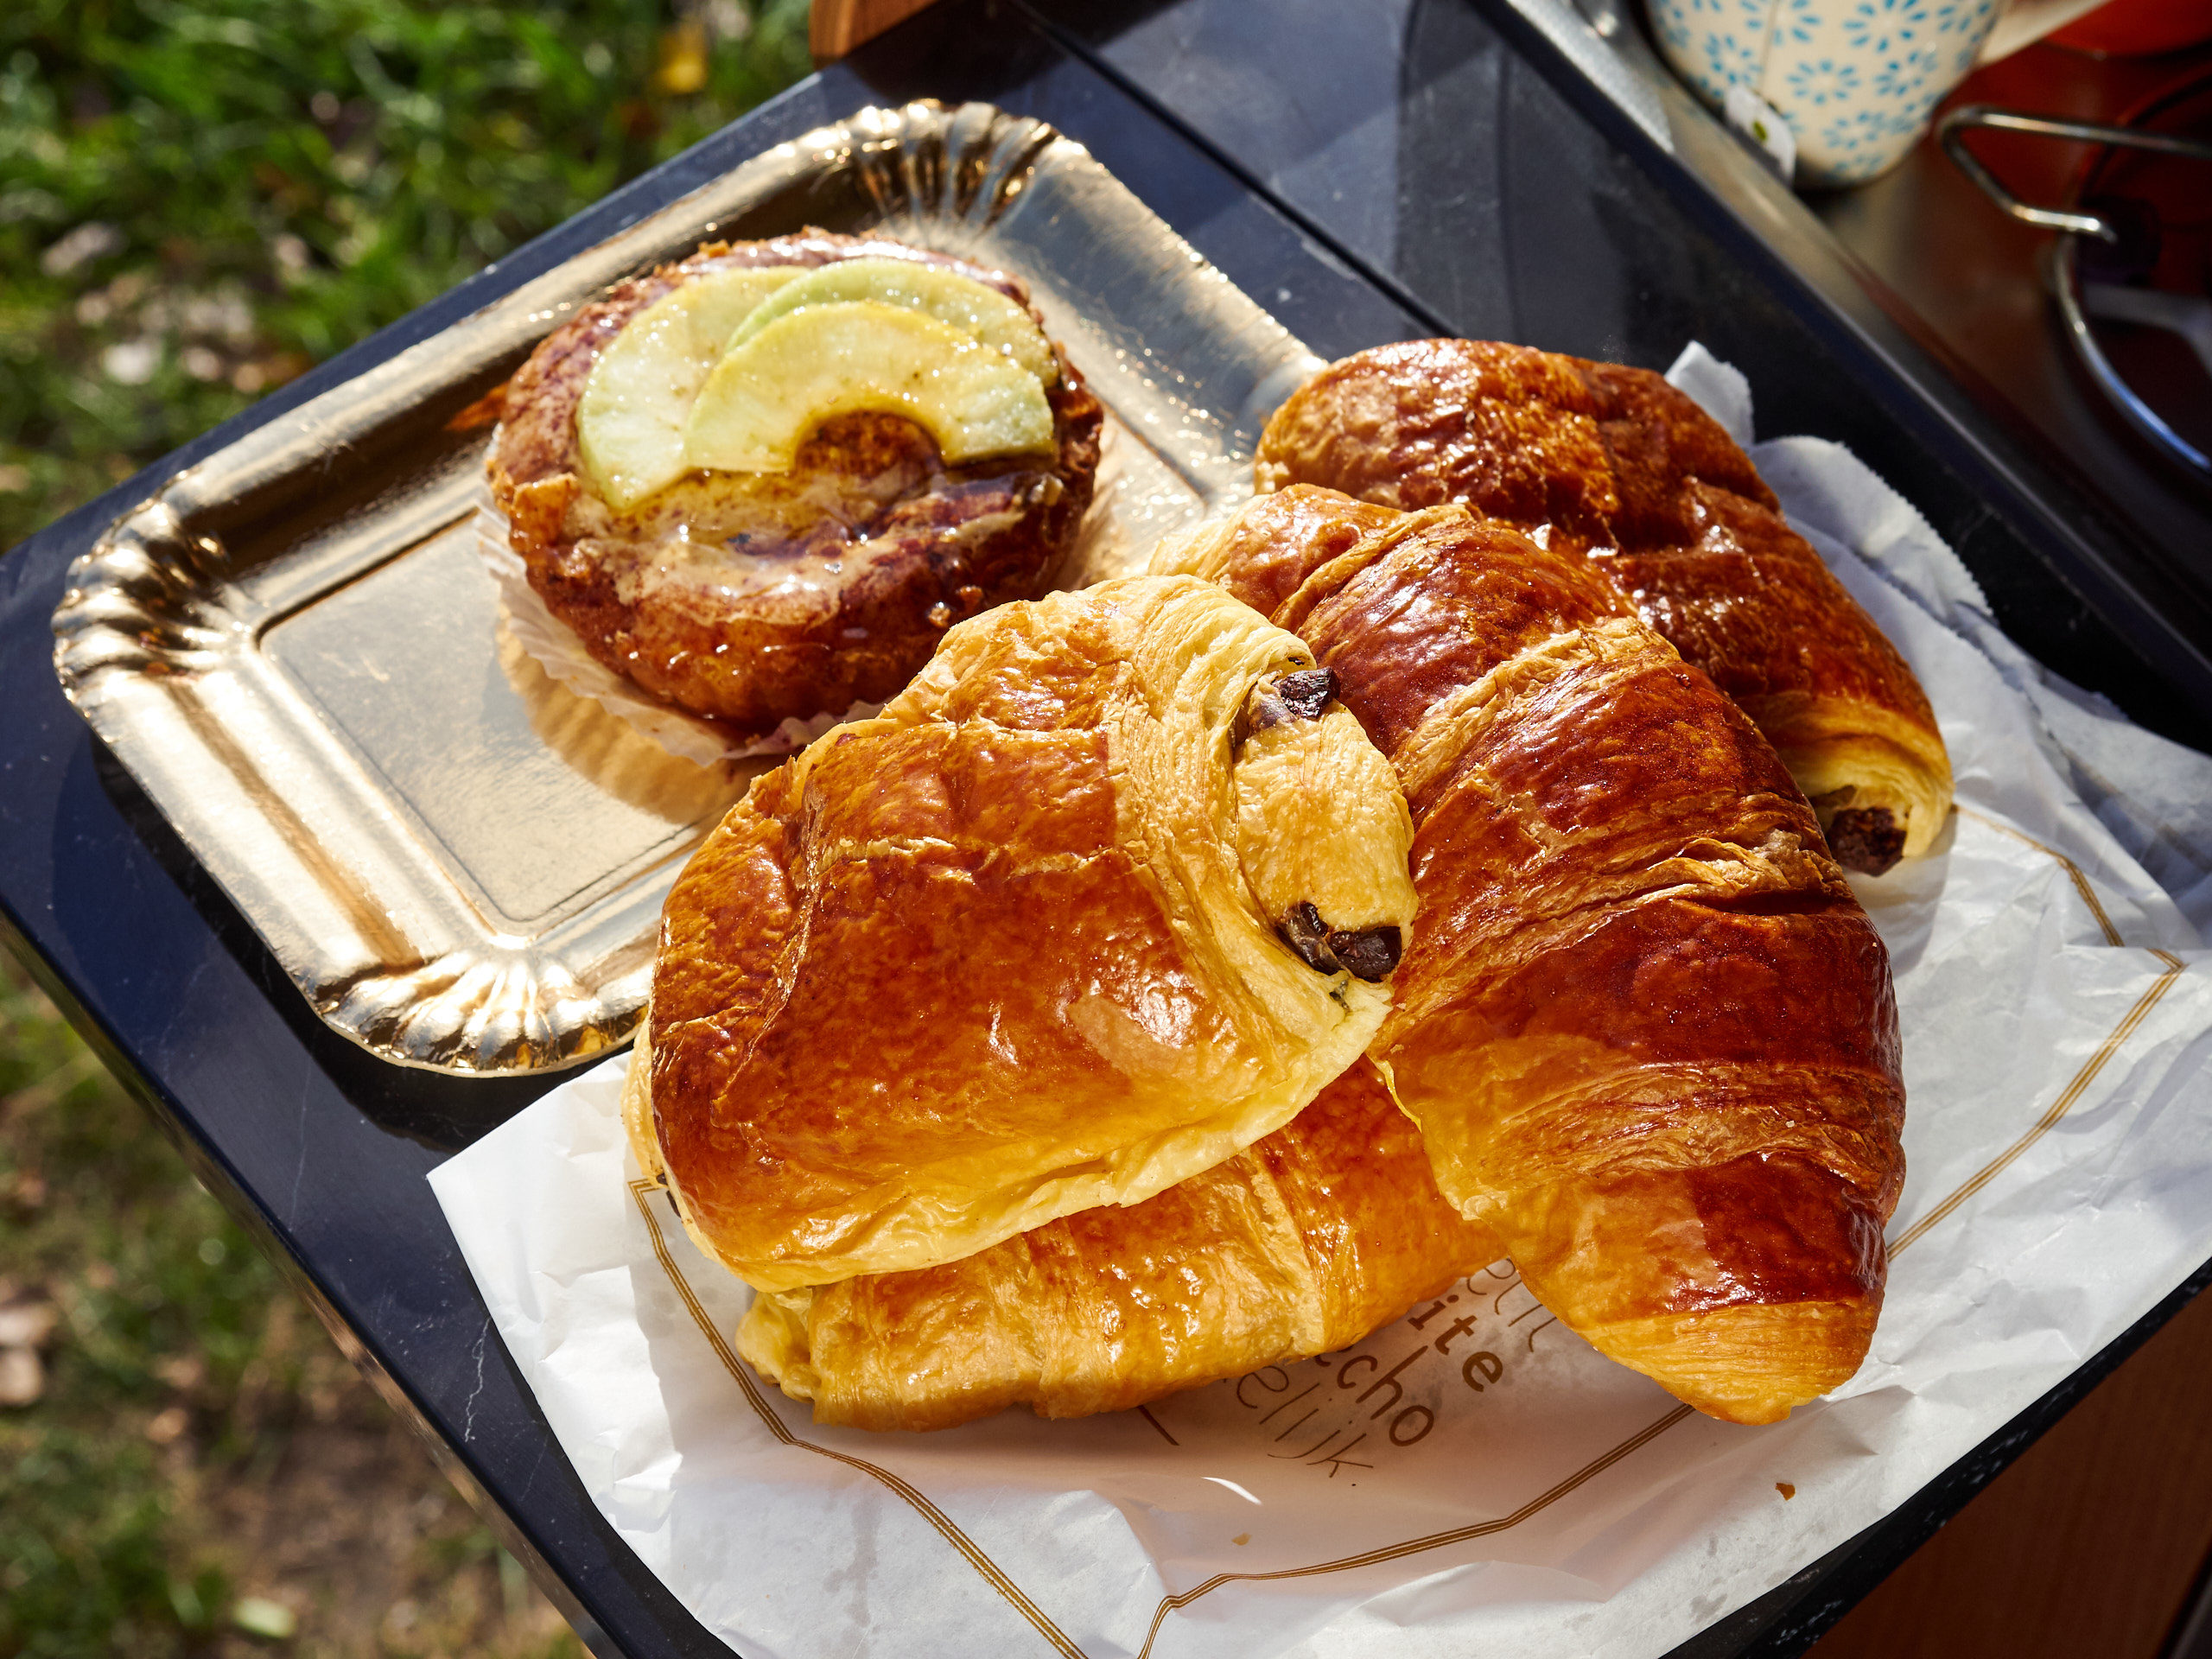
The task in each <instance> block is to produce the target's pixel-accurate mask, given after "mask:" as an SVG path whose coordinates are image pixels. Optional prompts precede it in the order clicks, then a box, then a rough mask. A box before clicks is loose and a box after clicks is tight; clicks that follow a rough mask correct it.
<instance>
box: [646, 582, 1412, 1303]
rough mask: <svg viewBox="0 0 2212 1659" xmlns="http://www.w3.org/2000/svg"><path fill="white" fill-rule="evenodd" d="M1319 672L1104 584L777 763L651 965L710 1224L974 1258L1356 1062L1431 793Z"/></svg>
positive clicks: (1267, 641) (866, 1263)
mask: <svg viewBox="0 0 2212 1659" xmlns="http://www.w3.org/2000/svg"><path fill="white" fill-rule="evenodd" d="M1312 669H1313V659H1312V656H1311V653H1310V652H1307V651H1306V647H1305V646H1304V645H1302V644H1300V641H1299V640H1298V639H1296V637H1295V636H1294V635H1292V634H1289V633H1287V632H1284V631H1282V630H1281V629H1278V628H1275V627H1273V626H1269V625H1268V623H1267V622H1266V621H1265V620H1264V619H1262V617H1261V616H1260V615H1259V614H1258V613H1255V612H1254V611H1253V610H1251V609H1250V608H1249V607H1246V606H1244V605H1242V604H1240V603H1238V602H1237V601H1234V600H1232V599H1230V597H1229V596H1228V595H1227V594H1224V592H1223V591H1222V590H1221V589H1219V588H1216V587H1214V586H1212V585H1211V584H1209V583H1205V582H1197V581H1193V580H1191V579H1188V578H1183V579H1160V578H1150V577H1139V578H1133V579H1130V580H1128V581H1123V582H1109V583H1105V584H1103V585H1101V586H1099V587H1096V588H1089V589H1086V590H1084V592H1082V593H1077V594H1053V595H1051V596H1050V597H1048V598H1046V599H1045V600H1042V601H1036V602H1034V603H1023V604H1016V605H1011V606H1007V607H1003V608H1002V609H1000V610H997V611H994V612H991V613H988V614H986V615H984V616H982V617H980V618H977V619H976V620H973V621H971V622H969V623H965V624H963V625H961V626H958V627H956V628H954V629H953V630H952V631H951V632H950V633H949V634H948V635H947V636H946V639H945V641H944V645H943V646H942V647H941V648H940V649H939V651H938V654H937V656H936V657H935V658H933V659H932V660H931V663H930V664H929V665H928V666H927V667H926V668H925V670H924V671H923V672H922V673H921V675H920V676H919V677H917V678H916V680H915V681H914V683H913V684H912V686H911V687H910V688H909V689H908V690H906V692H905V693H904V694H903V695H901V696H899V697H898V698H897V699H895V700H894V701H893V702H891V703H890V704H889V705H887V707H886V708H885V709H884V711H883V713H882V715H880V717H878V718H876V719H874V720H870V721H860V722H857V723H855V724H852V725H849V726H846V727H842V728H838V729H837V730H836V731H833V732H831V733H830V734H828V735H827V736H825V737H823V738H822V739H821V740H819V741H817V742H816V743H815V744H813V745H812V746H811V747H809V748H808V749H807V750H806V751H805V752H804V753H803V754H801V755H799V756H798V757H797V758H796V759H794V760H792V761H791V762H790V763H788V764H787V765H785V766H782V767H780V768H779V769H778V770H777V771H775V772H771V773H769V774H767V775H766V777H764V778H762V779H760V780H759V781H758V782H757V783H756V784H755V785H753V789H752V791H751V792H750V793H749V794H748V795H747V798H746V799H745V800H744V801H743V802H741V804H739V805H738V806H737V807H735V808H734V809H733V810H732V811H731V812H730V813H729V815H728V817H727V818H726V819H725V820H724V821H723V822H722V823H721V825H720V826H719V827H717V828H716V829H715V831H714V832H713V834H712V835H710V836H709V837H708V839H707V841H706V842H705V843H704V845H702V847H701V849H700V850H699V852H698V853H697V855H696V856H695V857H694V858H693V859H692V861H691V862H690V866H689V867H688V868H686V869H685V870H684V872H683V874H682V876H681V877H679V878H678V880H677V883H676V885H675V887H674V889H673V890H672V891H671V893H670V896H669V899H668V903H667V906H666V908H665V911H664V915H663V920H662V931H661V948H660V955H659V958H658V963H657V966H656V968H655V971H654V977H653V992H652V1018H651V1033H650V1035H651V1043H652V1119H653V1128H654V1139H655V1142H656V1152H657V1157H658V1162H659V1163H661V1164H662V1165H663V1166H664V1167H665V1169H666V1172H667V1175H668V1179H669V1180H670V1183H671V1186H672V1187H673V1188H674V1190H675V1192H676V1195H677V1201H678V1205H679V1207H680V1209H681V1211H682V1212H683V1215H684V1217H685V1218H686V1223H687V1225H689V1226H690V1229H691V1230H692V1233H693V1236H695V1237H696V1238H697V1239H698V1240H699V1241H700V1243H701V1244H702V1247H703V1248H705V1249H707V1250H708V1251H709V1253H710V1254H712V1255H715V1256H716V1257H717V1258H718V1259H720V1260H721V1261H722V1262H724V1263H725V1264H726V1265H728V1267H729V1268H730V1269H731V1270H732V1271H733V1272H734V1273H736V1274H738V1276H739V1277H741V1278H742V1279H744V1280H746V1281H747V1282H749V1283H751V1284H753V1285H755V1286H757V1287H761V1288H766V1289H790V1288H795V1287H799V1286H804V1285H818V1284H825V1283H829V1282H832V1281H837V1280H842V1279H847V1278H850V1277H853V1276H855V1275H856V1274H873V1273H888V1272H896V1271H900V1270H904V1269H909V1268H920V1267H926V1266H930V1265H931V1264H934V1263H937V1262H946V1261H952V1260H956V1259H957V1258H959V1257H961V1256H964V1255H972V1254H973V1253H975V1252H976V1251H978V1250H981V1249H987V1248H988V1247H989V1246H990V1245H992V1244H995V1243H998V1242H999V1241H1000V1240H1001V1239H1004V1238H1007V1237H1009V1236H1012V1235H1014V1234H1016V1233H1020V1232H1024V1231H1027V1230H1029V1229H1031V1228H1033V1227H1036V1226H1039V1225H1041V1224H1044V1223H1045V1222H1047V1221H1050V1220H1052V1219H1053V1218H1054V1217H1059V1216H1064V1215H1069V1214H1071V1213H1073V1212H1075V1211H1081V1210H1085V1209H1089V1208H1090V1207H1092V1206H1094V1205H1103V1204H1123V1205H1126V1204H1134V1203H1137V1202H1140V1201H1141V1200H1143V1199H1145V1198H1149V1197H1150V1196H1151V1195H1152V1194H1154V1193H1155V1192H1160V1191H1161V1190H1163V1189H1164V1188H1166V1187H1168V1186H1172V1185H1174V1184H1175V1183H1176V1182H1178V1181H1180V1180H1183V1179H1186V1178H1188V1177H1189V1176H1191V1175H1193V1174H1196V1173H1198V1172H1199V1171H1201V1170H1204V1169H1206V1168H1208V1167H1211V1166H1213V1165H1215V1164H1217V1163H1219V1162H1221V1161H1223V1160H1225V1159H1227V1158H1230V1157H1231V1156H1233V1155H1234V1154H1236V1152H1237V1151H1238V1150H1239V1149H1240V1148H1242V1147H1245V1146H1248V1145H1249V1144H1250V1143H1251V1142H1252V1141H1255V1140H1257V1139H1259V1138H1260V1137H1261V1136H1262V1135H1268V1134H1270V1133H1272V1132H1273V1131H1274V1130H1275V1129H1277V1128H1281V1126H1282V1125H1283V1124H1284V1123H1286V1122H1288V1121H1289V1120H1290V1118H1291V1117H1292V1116H1294V1115H1295V1114H1296V1113H1297V1112H1298V1110H1299V1109H1300V1108H1301V1107H1303V1106H1304V1105H1305V1104H1306V1103H1307V1102H1308V1101H1310V1100H1311V1099H1312V1098H1313V1096H1314V1095H1315V1094H1316V1093H1317V1092H1318V1091H1319V1090H1320V1089H1321V1087H1322V1086H1323V1085H1324V1084H1326V1083H1327V1082H1328V1081H1329V1080H1330V1079H1331V1078H1332V1077H1336V1076H1337V1075H1338V1073H1339V1072H1341V1071H1343V1070H1344V1067H1345V1066H1346V1065H1350V1064H1351V1061H1352V1059H1353V1058H1355V1057H1356V1056H1357V1054H1358V1053H1359V1052H1361V1050H1362V1049H1363V1047H1364V1046H1365V1045H1366V1044H1367V1042H1368V1041H1369V1039H1370V1038H1371V1037H1372V1036H1373V1035H1374V1033H1375V1032H1376V1030H1377V1029H1378V1028H1379V1027H1380V1025H1381V1022H1382V1020H1383V1014H1384V1013H1385V1012H1386V1010H1387V1007H1388V1004H1389V989H1388V987H1387V984H1386V983H1384V982H1383V981H1384V980H1386V979H1387V976H1388V973H1389V968H1390V967H1392V966H1394V965H1395V961H1396V959H1397V953H1398V950H1399V949H1400V947H1401V944H1402V940H1403V939H1404V938H1405V937H1406V935H1407V933H1408V930H1409V929H1410V928H1411V926H1412V924H1413V912H1414V894H1413V887H1412V884H1411V882H1410V880H1409V879H1408V874H1407V869H1406V849H1407V848H1408V844H1409V842H1410V837H1411V823H1410V821H1409V819H1408V817H1407V813H1406V808H1405V804H1404V801H1403V798H1402V796H1401V795H1400V793H1399V791H1398V787H1397V783H1396V780H1395V777H1394V776H1393V775H1392V773H1391V772H1390V769H1389V766H1388V764H1387V763H1386V762H1385V761H1384V760H1383V758H1382V756H1381V755H1380V754H1378V753H1376V750H1375V748H1374V747H1373V746H1372V745H1371V744H1370V742H1369V741H1368V740H1367V738H1366V736H1365V734H1363V732H1362V730H1361V729H1360V727H1359V725H1358V722H1357V721H1355V720H1354V719H1353V718H1352V716H1351V714H1349V713H1348V712H1347V711H1346V710H1345V709H1344V708H1343V707H1342V706H1341V705H1339V704H1337V703H1335V702H1332V701H1330V700H1329V698H1328V696H1327V687H1326V685H1325V680H1326V677H1325V676H1322V677H1313V676H1312V674H1311V671H1312ZM1301 673H1303V674H1305V675H1306V678H1304V679H1300V678H1299V677H1300V675H1301ZM1286 697H1287V698H1288V701H1287V702H1286V701H1285V699H1286ZM1301 711H1302V712H1301ZM1286 906H1287V907H1288V908H1287V911H1286V908H1285V907H1286ZM1332 953H1334V954H1332Z"/></svg>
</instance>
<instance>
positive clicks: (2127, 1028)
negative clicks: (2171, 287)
mask: <svg viewBox="0 0 2212 1659" xmlns="http://www.w3.org/2000/svg"><path fill="white" fill-rule="evenodd" d="M2069 868H2070V867H2069ZM2100 914H2101V912H2100ZM2107 925H2109V924H2107ZM2151 954H2152V956H2154V957H2157V958H2158V960H2159V961H2160V962H2163V963H2165V964H2166V971H2165V972H2164V973H2163V974H2160V975H2159V976H2158V978H2156V979H2154V980H2152V982H2151V984H2150V987H2149V988H2147V989H2146V990H2145V992H2144V993H2143V995H2141V996H2139V997H2138V998H2136V999H2135V1006H2134V1007H2132V1008H2130V1009H2128V1011H2127V1013H2126V1016H2125V1017H2124V1018H2122V1019H2121V1020H2120V1023H2119V1024H2118V1025H2117V1026H2115V1027H2113V1029H2112V1034H2111V1035H2110V1036H2108V1037H2107V1038H2106V1039H2104V1041H2103V1042H2102V1043H2101V1044H2099V1045H2098V1046H2097V1052H2095V1053H2094V1054H2092V1055H2090V1056H2089V1058H2088V1061H2087V1062H2085V1063H2084V1064H2083V1065H2082V1069H2081V1070H2080V1071H2076V1072H2075V1074H2074V1080H2073V1081H2072V1082H2071V1083H2069V1084H2067V1085H2066V1087H2065V1088H2064V1089H2063V1090H2062V1091H2061V1092H2060V1094H2059V1096H2058V1098H2057V1099H2056V1100H2054V1101H2053V1102H2051V1103H2050V1110H2048V1111H2046V1112H2045V1113H2044V1115H2043V1116H2041V1117H2039V1118H2037V1120H2036V1121H2035V1122H2034V1123H2033V1124H2032V1125H2031V1126H2030V1128H2029V1129H2028V1131H2027V1133H2026V1134H2024V1135H2022V1136H2021V1137H2020V1138H2019V1139H2018V1140H2017V1141H2014V1142H2013V1143H2012V1145H2011V1146H2009V1147H2005V1150H2004V1151H2002V1152H2000V1153H1999V1154H1997V1156H1996V1157H1994V1158H1993V1159H1991V1160H1989V1161H1988V1162H1987V1163H1986V1164H1984V1165H1983V1166H1981V1167H1980V1169H1978V1170H1976V1171H1975V1172H1974V1174H1973V1175H1971V1176H1969V1177H1968V1178H1967V1180H1966V1181H1965V1182H1964V1184H1962V1185H1961V1186H1960V1187H1959V1189H1958V1190H1957V1191H1956V1192H1953V1193H1952V1194H1951V1196H1950V1197H1949V1198H1945V1199H1944V1200H1943V1202H1942V1203H1941V1204H1939V1205H1936V1207H1935V1208H1934V1209H1933V1210H1930V1211H1929V1212H1928V1213H1927V1214H1926V1215H1924V1216H1923V1217H1921V1218H1920V1219H1919V1220H1918V1221H1916V1222H1914V1223H1913V1224H1912V1225H1911V1226H1910V1227H1908V1228H1906V1229H1905V1230H1904V1232H1903V1233H1902V1234H1900V1235H1899V1236H1898V1237H1897V1243H1894V1244H1892V1245H1891V1246H1890V1255H1891V1259H1892V1260H1894V1259H1895V1258H1897V1256H1900V1255H1904V1253H1905V1251H1906V1249H1909V1248H1910V1246H1911V1245H1912V1244H1913V1243H1916V1241H1917V1240H1918V1239H1919V1238H1920V1237H1921V1236H1923V1234H1925V1233H1926V1232H1927V1231H1928V1230H1929V1228H1931V1227H1933V1226H1934V1225H1935V1224H1936V1223H1937V1222H1939V1221H1941V1220H1942V1219H1943V1217H1946V1216H1948V1215H1949V1214H1950V1213H1951V1212H1952V1211H1954V1210H1956V1209H1957V1208H1958V1207H1959V1206H1960V1205H1962V1204H1964V1203H1965V1202H1966V1201H1967V1199H1968V1198H1972V1197H1973V1196H1974V1194H1975V1193H1977V1192H1980V1191H1981V1189H1982V1188H1983V1187H1985V1186H1986V1185H1989V1183H1990V1182H1991V1181H1993V1180H1994V1179H1996V1178H1997V1177H1998V1176H1999V1174H2000V1173H2003V1171H2004V1169H2005V1166H2006V1165H2008V1164H2010V1163H2011V1162H2012V1160H2014V1159H2015V1158H2018V1156H2019V1155H2020V1154H2022V1153H2024V1152H2025V1151H2026V1150H2027V1149H2028V1148H2029V1147H2032V1146H2033V1145H2035V1143H2036V1142H2037V1141H2040V1140H2042V1139H2043V1138H2044V1135H2048V1134H2050V1131H2051V1130H2052V1129H2054V1128H2056V1127H2057V1125H2058V1121H2059V1120H2060V1119H2061V1118H2063V1117H2064V1116H2066V1114H2067V1113H2069V1112H2070V1111H2072V1110H2073V1109H2074V1107H2075V1103H2077V1102H2079V1101H2080V1100H2081V1098H2082V1095H2083V1094H2084V1093H2085V1092H2086V1091H2087V1090H2088V1087H2089V1085H2090V1084H2092V1083H2094V1081H2096V1076H2097V1073H2098V1072H2100V1071H2103V1070H2104V1069H2105V1062H2106V1061H2107V1060H2109V1059H2110V1058H2112V1057H2113V1055H2114V1054H2116V1053H2118V1052H2120V1045H2121V1044H2122V1043H2124V1042H2126V1040H2127V1039H2129V1038H2130V1037H2132V1036H2133V1035H2134V1034H2135V1028H2136V1027H2138V1026H2139V1025H2141V1024H2142V1023H2143V1022H2144V1020H2147V1019H2148V1018H2150V1014H2151V1010H2152V1009H2153V1008H2155V1007H2158V1002H2159V1000H2160V999H2161V998H2163V997H2164V995H2165V994H2166V993H2167V992H2168V991H2170V990H2171V989H2172V988H2173V983H2174V982H2175V981H2176V980H2177V979H2179V978H2180V977H2181V976H2182V974H2183V971H2184V969H2185V968H2186V967H2187V964H2186V963H2183V961H2182V959H2181V958H2180V957H2177V956H2175V955H2174V954H2173V953H2172V952H2171V951H2168V950H2153V951H2152V952H2151Z"/></svg>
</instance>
